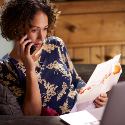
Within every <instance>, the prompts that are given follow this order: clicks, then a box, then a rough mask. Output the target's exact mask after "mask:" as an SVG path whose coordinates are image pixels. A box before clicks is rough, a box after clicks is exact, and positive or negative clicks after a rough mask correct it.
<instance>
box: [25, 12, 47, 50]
mask: <svg viewBox="0 0 125 125" xmlns="http://www.w3.org/2000/svg"><path fill="white" fill-rule="evenodd" d="M31 25H32V27H31V28H30V30H29V32H28V33H27V36H28V38H29V39H31V41H32V42H33V43H34V45H35V46H36V48H37V49H39V48H40V47H41V45H42V43H43V40H44V39H45V38H46V36H47V30H48V17H47V15H46V14H45V13H43V12H42V11H38V12H37V13H36V14H35V16H34V19H33V20H32V22H31Z"/></svg>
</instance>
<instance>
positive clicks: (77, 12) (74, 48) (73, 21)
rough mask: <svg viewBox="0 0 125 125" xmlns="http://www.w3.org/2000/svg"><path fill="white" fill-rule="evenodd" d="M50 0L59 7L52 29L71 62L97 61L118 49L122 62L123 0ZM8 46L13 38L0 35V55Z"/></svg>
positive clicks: (124, 38)
mask: <svg viewBox="0 0 125 125" xmlns="http://www.w3.org/2000/svg"><path fill="white" fill-rule="evenodd" d="M0 1H1V2H0V5H2V3H4V2H5V1H4V0H0ZM6 1H7V0H6ZM52 1H53V2H54V3H56V6H57V7H58V9H59V10H60V11H61V15H60V17H59V19H58V21H57V26H56V28H55V31H54V33H55V35H56V36H58V37H60V38H62V39H63V40H64V42H65V44H66V46H67V48H68V51H69V54H70V57H71V59H72V61H73V63H76V64H98V63H101V62H103V61H106V60H108V59H110V58H112V57H113V56H115V55H116V54H120V53H121V54H122V56H121V64H125V0H52ZM11 48H12V42H9V44H7V43H6V41H5V40H4V39H3V38H2V37H0V58H1V57H2V56H3V55H4V53H6V52H7V51H8V52H9V51H10V50H11Z"/></svg>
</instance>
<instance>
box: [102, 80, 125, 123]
mask: <svg viewBox="0 0 125 125" xmlns="http://www.w3.org/2000/svg"><path fill="white" fill-rule="evenodd" d="M124 96H125V82H119V83H118V84H117V85H115V86H113V88H112V90H111V93H110V95H109V101H108V103H107V106H106V108H105V110H104V113H103V116H102V119H101V122H100V125H125V97H124Z"/></svg>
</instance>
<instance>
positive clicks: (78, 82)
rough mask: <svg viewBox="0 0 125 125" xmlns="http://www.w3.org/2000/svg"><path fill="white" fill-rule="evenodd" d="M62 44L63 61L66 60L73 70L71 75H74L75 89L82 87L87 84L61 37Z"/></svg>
mask: <svg viewBox="0 0 125 125" xmlns="http://www.w3.org/2000/svg"><path fill="white" fill-rule="evenodd" d="M60 44H61V53H62V57H63V61H64V62H65V64H66V66H67V68H68V69H69V71H70V72H71V75H72V84H74V86H75V89H80V88H81V87H84V86H85V85H86V83H85V82H84V81H83V80H82V79H81V77H80V76H79V75H78V73H77V71H76V69H75V67H74V65H73V63H72V61H71V59H70V56H69V54H68V51H67V48H66V46H65V44H64V42H63V41H62V40H61V39H60Z"/></svg>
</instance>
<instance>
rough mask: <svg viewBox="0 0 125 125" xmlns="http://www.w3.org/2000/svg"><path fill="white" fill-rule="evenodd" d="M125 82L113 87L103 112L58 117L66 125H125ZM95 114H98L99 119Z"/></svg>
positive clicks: (81, 112)
mask: <svg viewBox="0 0 125 125" xmlns="http://www.w3.org/2000/svg"><path fill="white" fill-rule="evenodd" d="M124 96H125V82H120V83H118V84H117V85H115V86H113V88H112V90H111V91H110V95H109V100H108V102H107V105H106V107H105V109H104V110H102V109H101V110H100V111H99V109H97V110H95V111H96V115H95V112H93V113H92V112H90V113H91V114H89V112H87V111H80V112H76V113H71V114H70V115H68V114H66V115H64V116H60V118H61V120H62V121H63V122H65V123H68V125H125V97H124ZM97 114H99V117H96V116H98V115H97Z"/></svg>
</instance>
